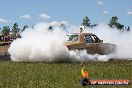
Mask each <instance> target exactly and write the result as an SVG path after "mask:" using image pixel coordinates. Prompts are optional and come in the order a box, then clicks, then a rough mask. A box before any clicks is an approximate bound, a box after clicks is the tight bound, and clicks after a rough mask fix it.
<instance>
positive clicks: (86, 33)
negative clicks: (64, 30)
mask: <svg viewBox="0 0 132 88" xmlns="http://www.w3.org/2000/svg"><path fill="white" fill-rule="evenodd" d="M79 34H80V33H69V34H67V35H79ZM81 34H83V35H95V34H93V33H81Z"/></svg>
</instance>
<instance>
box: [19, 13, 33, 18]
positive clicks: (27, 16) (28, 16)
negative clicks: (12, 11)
mask: <svg viewBox="0 0 132 88" xmlns="http://www.w3.org/2000/svg"><path fill="white" fill-rule="evenodd" d="M20 18H21V19H31V18H32V17H31V16H30V15H28V14H25V15H23V16H20Z"/></svg>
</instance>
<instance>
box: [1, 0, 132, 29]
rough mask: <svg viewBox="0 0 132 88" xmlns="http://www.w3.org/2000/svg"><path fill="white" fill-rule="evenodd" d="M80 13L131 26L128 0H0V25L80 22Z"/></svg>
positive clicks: (131, 8)
mask: <svg viewBox="0 0 132 88" xmlns="http://www.w3.org/2000/svg"><path fill="white" fill-rule="evenodd" d="M84 16H88V17H89V18H90V19H91V23H93V24H94V23H97V24H98V23H100V22H105V23H107V22H109V20H110V18H111V17H112V16H118V18H119V22H120V23H121V24H124V25H125V26H128V25H129V26H132V0H0V27H2V26H4V25H9V26H10V25H12V24H13V23H14V22H17V23H18V24H19V25H21V26H23V25H26V24H27V25H30V26H31V25H34V24H36V23H38V22H45V21H46V22H47V21H48V22H51V21H67V22H69V23H71V24H74V25H80V24H81V23H82V19H83V18H84Z"/></svg>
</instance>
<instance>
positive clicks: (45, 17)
mask: <svg viewBox="0 0 132 88" xmlns="http://www.w3.org/2000/svg"><path fill="white" fill-rule="evenodd" d="M39 17H40V18H42V19H49V18H51V16H49V15H48V14H45V13H44V14H40V15H39Z"/></svg>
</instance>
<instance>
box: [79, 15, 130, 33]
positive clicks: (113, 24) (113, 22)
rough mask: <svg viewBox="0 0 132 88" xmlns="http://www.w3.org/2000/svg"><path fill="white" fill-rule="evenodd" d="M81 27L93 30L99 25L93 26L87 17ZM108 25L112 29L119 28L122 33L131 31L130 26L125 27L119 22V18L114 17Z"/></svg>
mask: <svg viewBox="0 0 132 88" xmlns="http://www.w3.org/2000/svg"><path fill="white" fill-rule="evenodd" d="M81 25H83V26H85V27H90V28H92V27H95V26H97V25H98V24H91V23H90V19H89V17H87V16H86V17H84V19H83V22H82V24H81ZM108 25H109V27H111V28H117V29H118V30H120V31H130V27H129V26H128V27H125V26H124V25H122V24H121V23H120V22H118V17H117V16H113V17H112V18H111V19H110V22H109V23H108Z"/></svg>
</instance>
